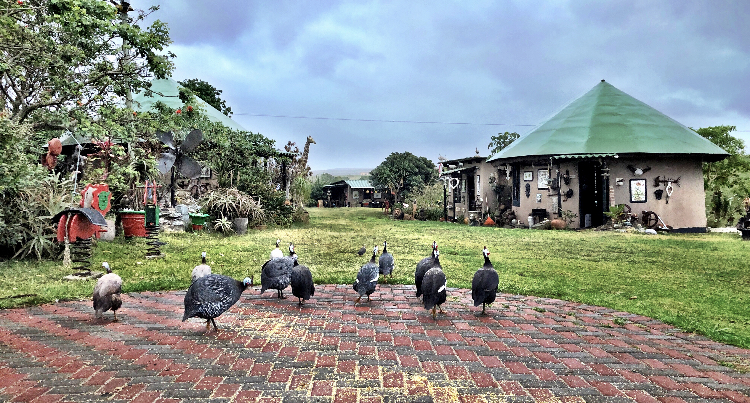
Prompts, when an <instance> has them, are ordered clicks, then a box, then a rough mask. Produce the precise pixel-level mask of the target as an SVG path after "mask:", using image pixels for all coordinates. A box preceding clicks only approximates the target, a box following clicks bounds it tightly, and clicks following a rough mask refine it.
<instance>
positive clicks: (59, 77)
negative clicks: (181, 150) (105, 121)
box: [0, 0, 174, 128]
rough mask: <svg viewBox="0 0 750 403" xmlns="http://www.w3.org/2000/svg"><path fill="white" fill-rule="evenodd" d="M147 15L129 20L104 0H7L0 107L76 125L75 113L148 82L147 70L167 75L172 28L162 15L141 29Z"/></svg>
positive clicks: (2, 14) (1, 8) (1, 32)
mask: <svg viewBox="0 0 750 403" xmlns="http://www.w3.org/2000/svg"><path fill="white" fill-rule="evenodd" d="M156 9H158V8H157V7H154V8H152V9H151V10H150V11H155V10H156ZM147 15H148V14H147V13H145V12H139V13H138V14H137V15H135V16H134V17H133V18H130V19H129V20H128V21H127V22H125V21H123V20H122V19H121V18H120V16H119V15H118V14H117V11H116V9H115V7H114V6H113V5H112V4H110V3H108V2H106V1H98V0H39V1H34V2H24V4H23V5H22V6H21V5H18V4H16V2H10V1H6V2H3V3H2V5H0V74H2V76H3V80H2V81H0V92H2V93H3V94H4V97H3V101H4V105H0V108H7V109H8V110H9V111H10V118H11V119H12V120H15V121H17V122H23V121H26V120H27V119H28V120H30V121H32V122H33V123H34V126H35V128H63V127H71V125H72V123H71V122H73V120H74V119H75V121H77V122H78V123H80V122H81V121H82V120H81V118H82V117H86V118H88V119H92V120H93V119H94V118H95V117H96V116H97V115H98V111H99V109H100V108H102V107H104V106H107V105H116V104H118V103H121V102H122V99H123V97H124V96H125V95H126V94H127V93H128V92H129V91H137V90H140V89H143V88H146V87H148V85H149V82H148V81H147V80H145V79H144V78H145V77H149V76H151V75H155V76H157V77H160V78H163V77H165V76H167V75H169V74H170V73H171V71H172V68H173V65H172V62H171V61H170V59H171V58H172V57H173V56H174V55H173V54H172V53H171V52H168V51H165V48H166V46H167V45H169V43H171V40H170V38H169V33H168V30H167V29H166V25H165V24H164V23H163V22H161V21H159V20H156V21H154V22H153V23H151V25H149V26H148V27H145V28H142V27H141V26H140V25H139V24H141V23H142V22H143V21H144V19H145V18H146V16H147ZM120 38H125V39H126V42H127V46H126V48H127V50H123V47H122V46H121V45H122V43H121V41H120V40H119V39H120Z"/></svg>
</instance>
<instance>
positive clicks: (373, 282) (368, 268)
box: [354, 246, 380, 305]
mask: <svg viewBox="0 0 750 403" xmlns="http://www.w3.org/2000/svg"><path fill="white" fill-rule="evenodd" d="M377 253H378V247H377V246H376V247H375V248H373V250H372V257H371V258H370V261H369V262H367V263H365V264H364V265H363V266H362V267H360V268H359V273H357V279H356V280H354V291H356V292H358V293H359V296H358V297H357V300H356V301H354V304H355V305H356V304H358V303H359V300H360V299H362V297H364V296H365V295H366V296H367V301H370V294H372V293H373V292H375V287H376V286H377V285H378V277H379V275H380V268H379V267H378V265H377V263H375V255H376V254H377Z"/></svg>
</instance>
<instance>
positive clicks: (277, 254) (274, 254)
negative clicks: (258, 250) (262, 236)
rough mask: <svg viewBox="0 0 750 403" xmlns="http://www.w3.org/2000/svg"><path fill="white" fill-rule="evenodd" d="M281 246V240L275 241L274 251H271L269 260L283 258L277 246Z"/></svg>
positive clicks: (282, 253)
mask: <svg viewBox="0 0 750 403" xmlns="http://www.w3.org/2000/svg"><path fill="white" fill-rule="evenodd" d="M280 244H281V239H277V240H276V249H274V250H272V251H271V259H277V258H280V257H284V252H282V251H281V249H279V245H280Z"/></svg>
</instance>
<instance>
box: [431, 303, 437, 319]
mask: <svg viewBox="0 0 750 403" xmlns="http://www.w3.org/2000/svg"><path fill="white" fill-rule="evenodd" d="M432 319H437V318H436V317H435V307H434V306H433V307H432Z"/></svg>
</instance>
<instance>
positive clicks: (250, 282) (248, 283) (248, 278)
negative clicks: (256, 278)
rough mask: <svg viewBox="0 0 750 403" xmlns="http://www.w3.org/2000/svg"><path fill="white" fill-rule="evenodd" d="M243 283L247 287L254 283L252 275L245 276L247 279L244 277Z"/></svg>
mask: <svg viewBox="0 0 750 403" xmlns="http://www.w3.org/2000/svg"><path fill="white" fill-rule="evenodd" d="M242 284H243V285H244V286H245V287H247V286H250V285H253V279H251V278H250V277H245V279H244V280H242Z"/></svg>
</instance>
